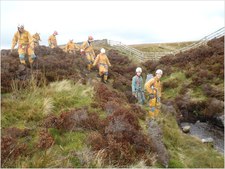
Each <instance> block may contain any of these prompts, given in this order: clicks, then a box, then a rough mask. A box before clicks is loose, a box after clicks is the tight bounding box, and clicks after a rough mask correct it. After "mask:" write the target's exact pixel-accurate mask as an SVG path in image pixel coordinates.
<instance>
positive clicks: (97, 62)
mask: <svg viewBox="0 0 225 169" xmlns="http://www.w3.org/2000/svg"><path fill="white" fill-rule="evenodd" d="M17 28H18V31H17V32H16V33H15V34H14V37H13V40H12V47H11V51H12V50H13V49H14V47H15V46H16V44H17V43H18V53H19V58H20V63H21V64H24V65H26V61H25V55H27V56H28V61H29V63H30V64H31V65H32V63H33V62H34V60H35V58H36V55H35V53H34V47H35V46H38V45H39V41H40V40H41V39H40V36H39V34H38V33H36V34H35V35H33V37H32V36H31V35H30V33H29V32H28V31H26V30H25V29H24V25H23V24H19V25H18V26H17ZM56 35H58V32H57V31H54V33H53V34H52V35H51V36H50V37H49V38H48V44H49V47H50V48H56V47H57V40H56ZM93 40H94V39H93V37H92V36H88V40H87V41H85V42H83V44H82V45H81V47H79V46H78V45H76V44H75V43H74V42H73V40H72V39H71V40H70V41H69V42H68V43H67V45H66V47H65V51H66V52H68V53H74V52H75V50H77V49H78V50H80V52H81V54H82V55H83V56H85V57H86V61H87V70H88V71H89V72H90V71H91V69H92V67H93V66H98V68H99V76H98V77H102V78H103V82H104V83H106V82H107V79H108V67H109V66H111V64H110V62H109V59H108V57H107V55H106V54H105V53H106V51H105V49H104V48H102V49H101V51H100V54H98V55H97V57H95V52H94V49H93V46H92V42H93Z"/></svg>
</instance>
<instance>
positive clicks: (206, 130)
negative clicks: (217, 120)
mask: <svg viewBox="0 0 225 169" xmlns="http://www.w3.org/2000/svg"><path fill="white" fill-rule="evenodd" d="M183 126H190V127H191V128H190V133H189V134H190V135H193V136H196V137H198V138H199V139H208V138H213V140H214V142H213V145H214V148H215V149H216V150H218V151H219V152H221V153H223V154H224V130H223V129H220V128H218V127H215V126H214V125H212V124H209V123H207V122H199V121H197V122H196V123H189V122H182V123H181V127H183Z"/></svg>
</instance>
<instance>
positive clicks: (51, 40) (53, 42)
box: [48, 31, 58, 48]
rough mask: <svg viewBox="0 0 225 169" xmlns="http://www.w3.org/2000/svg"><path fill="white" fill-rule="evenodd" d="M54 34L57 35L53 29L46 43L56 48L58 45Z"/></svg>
mask: <svg viewBox="0 0 225 169" xmlns="http://www.w3.org/2000/svg"><path fill="white" fill-rule="evenodd" d="M56 35H58V32H57V31H54V33H53V34H52V35H51V36H49V38H48V44H49V47H50V48H56V47H57V46H58V45H57V40H56Z"/></svg>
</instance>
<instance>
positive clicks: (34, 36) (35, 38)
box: [32, 33, 41, 47]
mask: <svg viewBox="0 0 225 169" xmlns="http://www.w3.org/2000/svg"><path fill="white" fill-rule="evenodd" d="M32 38H33V41H34V47H37V46H39V41H41V38H40V34H39V33H35V34H34V35H33V36H32Z"/></svg>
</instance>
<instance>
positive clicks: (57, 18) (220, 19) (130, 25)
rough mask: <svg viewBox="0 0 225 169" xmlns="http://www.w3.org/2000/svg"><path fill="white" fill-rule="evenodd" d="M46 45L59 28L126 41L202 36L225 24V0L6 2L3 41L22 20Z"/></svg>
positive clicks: (70, 34) (66, 34) (71, 34)
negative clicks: (49, 37) (39, 35)
mask: <svg viewBox="0 0 225 169" xmlns="http://www.w3.org/2000/svg"><path fill="white" fill-rule="evenodd" d="M21 22H23V23H24V24H25V29H27V30H28V31H29V32H30V33H31V34H34V33H35V32H39V33H41V38H42V42H41V44H43V45H47V39H48V36H49V35H50V34H52V33H53V31H54V30H57V31H58V32H59V35H58V36H57V39H58V43H59V44H65V43H67V41H68V40H69V39H72V38H73V39H74V40H75V41H77V42H78V41H84V40H86V39H87V36H88V35H93V37H94V38H95V39H103V38H108V39H112V40H118V41H122V42H123V43H126V44H132V43H143V42H145V43H146V42H148V43H151V42H174V41H189V40H198V39H200V38H202V37H203V36H206V35H208V34H209V33H212V32H213V31H215V30H217V29H219V28H221V27H223V26H224V1H181V2H180V1H130V2H128V1H1V35H3V36H2V37H1V46H2V47H3V46H8V47H10V44H11V39H12V37H13V34H14V33H15V31H16V26H17V23H21Z"/></svg>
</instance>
